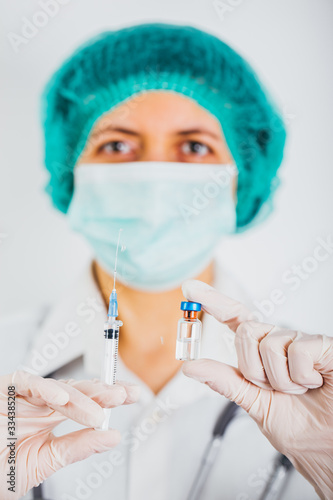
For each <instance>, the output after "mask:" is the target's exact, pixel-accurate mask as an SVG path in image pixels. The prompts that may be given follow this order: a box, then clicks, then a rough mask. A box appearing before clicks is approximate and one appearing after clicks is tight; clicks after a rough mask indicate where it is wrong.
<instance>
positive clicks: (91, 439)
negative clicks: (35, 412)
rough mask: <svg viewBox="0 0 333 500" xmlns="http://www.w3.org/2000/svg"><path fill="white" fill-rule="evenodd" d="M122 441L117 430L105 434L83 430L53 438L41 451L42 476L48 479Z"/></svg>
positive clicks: (92, 430)
mask: <svg viewBox="0 0 333 500" xmlns="http://www.w3.org/2000/svg"><path fill="white" fill-rule="evenodd" d="M120 440H121V435H120V432H119V431H118V430H115V429H111V430H108V431H104V432H101V431H95V430H94V429H82V430H80V431H75V432H71V433H70V434H66V435H65V436H60V437H53V438H52V439H51V440H50V441H49V442H46V443H45V444H44V446H43V447H42V448H41V450H40V451H39V466H40V468H41V470H40V474H41V476H44V477H42V479H46V477H48V476H49V475H51V474H52V473H53V472H55V471H57V470H59V469H61V468H62V467H66V466H67V465H69V464H72V463H74V462H78V461H80V460H84V459H86V458H88V457H90V456H91V455H93V454H94V453H103V452H105V451H108V450H109V449H110V448H113V447H114V446H116V445H117V444H118V443H119V442H120ZM43 468H44V470H43ZM47 469H49V470H47Z"/></svg>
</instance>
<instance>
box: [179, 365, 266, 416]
mask: <svg viewBox="0 0 333 500" xmlns="http://www.w3.org/2000/svg"><path fill="white" fill-rule="evenodd" d="M182 369H183V373H184V374H185V375H186V376H187V377H191V378H194V379H195V380H198V382H202V383H204V384H207V385H208V386H209V387H210V388H211V389H213V391H216V392H219V393H220V394H222V395H223V396H225V397H226V398H228V399H230V401H234V402H235V403H236V404H237V405H239V406H241V407H242V408H243V409H244V410H245V411H246V412H247V413H248V414H249V415H250V416H251V417H252V418H253V419H254V420H255V421H256V422H257V423H259V422H262V421H263V419H264V417H265V414H266V410H267V408H268V407H269V394H268V393H269V392H270V391H265V390H264V389H261V388H260V387H257V386H256V385H254V384H252V383H251V382H249V381H248V380H246V379H245V378H244V377H243V375H242V374H241V372H240V371H239V370H237V368H234V367H232V366H229V365H226V364H224V363H220V362H219V361H215V360H212V359H198V360H196V361H186V362H184V363H183V368H182Z"/></svg>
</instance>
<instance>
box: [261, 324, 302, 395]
mask: <svg viewBox="0 0 333 500" xmlns="http://www.w3.org/2000/svg"><path fill="white" fill-rule="evenodd" d="M295 337H296V332H295V331H293V330H280V329H279V328H277V327H275V328H274V329H273V330H272V331H271V332H270V333H269V334H268V335H266V337H265V338H264V339H263V340H262V341H261V342H260V344H259V351H260V356H261V359H262V362H263V365H264V369H265V372H266V375H267V378H268V380H269V383H270V384H271V386H272V387H273V388H274V389H275V390H276V391H279V392H284V393H286V394H304V393H305V392H306V391H307V389H306V388H305V387H303V386H302V385H299V384H297V383H295V382H293V380H292V379H291V376H290V373H289V366H288V347H289V346H290V345H291V344H292V342H293V340H294V338H295Z"/></svg>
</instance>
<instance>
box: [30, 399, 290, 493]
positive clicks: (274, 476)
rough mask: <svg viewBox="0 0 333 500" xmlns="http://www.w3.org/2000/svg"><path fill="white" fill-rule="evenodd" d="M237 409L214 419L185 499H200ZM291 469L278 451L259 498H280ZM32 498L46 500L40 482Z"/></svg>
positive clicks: (232, 406)
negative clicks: (210, 434)
mask: <svg viewBox="0 0 333 500" xmlns="http://www.w3.org/2000/svg"><path fill="white" fill-rule="evenodd" d="M239 409H240V408H239V406H237V405H236V404H235V403H233V402H231V401H230V402H228V404H227V406H226V407H225V408H223V410H222V412H221V413H220V415H219V417H218V419H217V420H216V423H215V426H214V429H213V432H212V437H211V439H210V441H209V443H208V445H207V446H206V449H205V451H204V453H203V455H202V459H201V462H200V466H199V470H198V472H197V474H196V475H195V478H194V481H193V484H192V486H191V489H190V492H189V494H188V496H187V499H186V500H202V498H203V497H201V493H202V490H203V488H204V485H205V484H206V482H207V479H208V476H209V473H210V471H211V469H212V467H213V465H214V463H215V461H216V458H217V455H218V452H219V449H220V447H221V444H222V438H223V436H224V434H225V431H226V430H227V427H228V425H229V424H230V423H231V422H232V420H233V419H234V417H235V416H236V413H237V412H238V411H239ZM291 470H292V464H291V462H290V461H289V460H288V458H287V457H285V456H284V455H282V454H281V453H279V454H278V455H277V457H276V460H275V461H274V465H273V470H272V472H271V474H270V476H269V478H268V481H267V482H266V485H265V488H264V490H263V492H262V494H261V496H260V497H259V500H276V499H278V498H280V497H281V494H282V492H283V490H284V488H285V486H286V484H287V480H288V478H289V475H290V472H291ZM33 498H34V500H46V499H45V498H44V497H43V491H42V485H41V484H40V485H39V486H37V487H36V488H33ZM226 500H228V499H226Z"/></svg>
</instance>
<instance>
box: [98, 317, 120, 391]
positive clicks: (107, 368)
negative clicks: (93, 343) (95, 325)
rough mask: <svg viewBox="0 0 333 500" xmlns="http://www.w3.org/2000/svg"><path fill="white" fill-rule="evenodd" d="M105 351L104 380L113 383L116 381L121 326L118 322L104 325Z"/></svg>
mask: <svg viewBox="0 0 333 500" xmlns="http://www.w3.org/2000/svg"><path fill="white" fill-rule="evenodd" d="M104 337H105V347H104V349H105V351H104V363H103V372H102V381H103V382H104V383H106V384H109V385H112V384H115V383H116V373H117V358H118V340H119V326H118V324H117V323H116V322H114V323H113V324H109V323H106V324H105V326H104Z"/></svg>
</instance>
